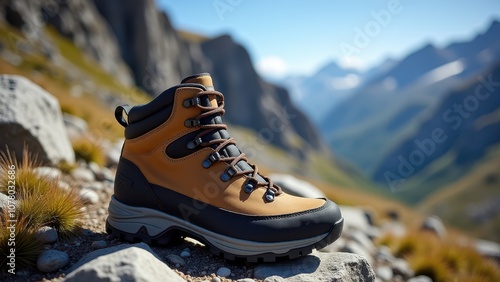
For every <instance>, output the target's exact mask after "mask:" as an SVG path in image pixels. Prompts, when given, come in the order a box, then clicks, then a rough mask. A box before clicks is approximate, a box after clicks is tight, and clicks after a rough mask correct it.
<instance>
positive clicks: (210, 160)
mask: <svg viewBox="0 0 500 282" xmlns="http://www.w3.org/2000/svg"><path fill="white" fill-rule="evenodd" d="M220 158H221V156H220V154H219V152H213V153H211V154H210V155H208V158H206V159H205V160H204V161H203V163H202V165H203V167H204V168H209V167H210V166H212V164H213V163H215V162H216V161H218V160H220Z"/></svg>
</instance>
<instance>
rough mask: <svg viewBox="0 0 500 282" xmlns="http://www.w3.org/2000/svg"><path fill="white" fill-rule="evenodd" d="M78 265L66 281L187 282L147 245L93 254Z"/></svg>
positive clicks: (130, 246) (123, 247)
mask: <svg viewBox="0 0 500 282" xmlns="http://www.w3.org/2000/svg"><path fill="white" fill-rule="evenodd" d="M82 260H83V261H82ZM76 265H78V266H77V267H75V266H74V267H72V268H71V270H68V272H69V274H68V275H67V276H66V278H65V279H64V280H63V281H67V282H70V281H173V282H175V281H179V282H181V281H185V280H184V279H182V278H181V277H180V276H179V275H177V274H176V273H175V272H174V271H173V270H172V269H170V268H169V267H168V266H167V265H166V264H164V263H163V262H161V261H160V260H159V259H158V257H157V256H156V255H155V254H153V251H152V250H151V248H149V247H148V246H147V245H146V244H144V243H141V244H136V245H125V246H124V245H120V246H116V247H113V248H107V249H100V250H97V251H93V252H92V253H90V254H87V255H86V256H85V257H84V258H82V259H81V260H80V261H79V262H77V263H76Z"/></svg>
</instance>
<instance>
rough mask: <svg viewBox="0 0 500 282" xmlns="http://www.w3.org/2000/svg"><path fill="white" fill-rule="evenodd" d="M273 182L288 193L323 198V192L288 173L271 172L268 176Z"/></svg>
mask: <svg viewBox="0 0 500 282" xmlns="http://www.w3.org/2000/svg"><path fill="white" fill-rule="evenodd" d="M269 177H270V178H271V179H272V180H273V182H274V183H276V184H278V185H279V186H281V188H283V190H284V191H285V192H286V193H288V194H290V195H295V196H300V197H305V198H325V197H326V196H325V194H324V193H323V192H321V190H320V189H319V188H317V187H316V186H314V185H312V184H311V183H309V182H307V181H304V180H301V179H298V178H296V177H295V176H293V175H289V174H271V175H270V176H269Z"/></svg>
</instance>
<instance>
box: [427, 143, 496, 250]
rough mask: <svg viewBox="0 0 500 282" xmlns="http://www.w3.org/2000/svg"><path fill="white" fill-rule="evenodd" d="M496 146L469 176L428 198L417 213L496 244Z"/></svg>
mask: <svg viewBox="0 0 500 282" xmlns="http://www.w3.org/2000/svg"><path fill="white" fill-rule="evenodd" d="M499 187H500V146H497V147H495V148H494V149H492V150H490V152H489V154H488V155H487V156H486V157H485V159H484V161H483V162H481V163H480V164H478V165H476V166H475V167H474V168H473V169H472V170H471V172H470V173H468V174H466V175H464V176H463V177H461V178H460V179H458V180H457V181H455V182H453V183H451V184H450V185H448V186H446V187H444V188H443V189H441V190H440V191H438V192H436V193H433V194H431V195H429V196H428V197H427V198H426V199H425V200H424V201H423V202H422V203H421V204H419V205H418V209H419V210H420V211H422V212H425V213H431V214H436V215H438V216H440V217H441V218H443V219H444V220H445V221H446V222H448V223H450V224H452V225H454V226H456V227H459V228H461V229H462V230H464V231H466V232H468V233H469V234H470V235H473V236H476V237H481V238H484V239H489V240H496V241H500V238H499V237H498V234H500V210H499V208H498V202H500V189H499Z"/></svg>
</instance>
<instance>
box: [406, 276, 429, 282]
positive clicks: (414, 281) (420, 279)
mask: <svg viewBox="0 0 500 282" xmlns="http://www.w3.org/2000/svg"><path fill="white" fill-rule="evenodd" d="M406 282H432V279H431V278H430V277H428V276H425V275H419V276H415V277H412V278H410V279H408V280H406Z"/></svg>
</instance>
